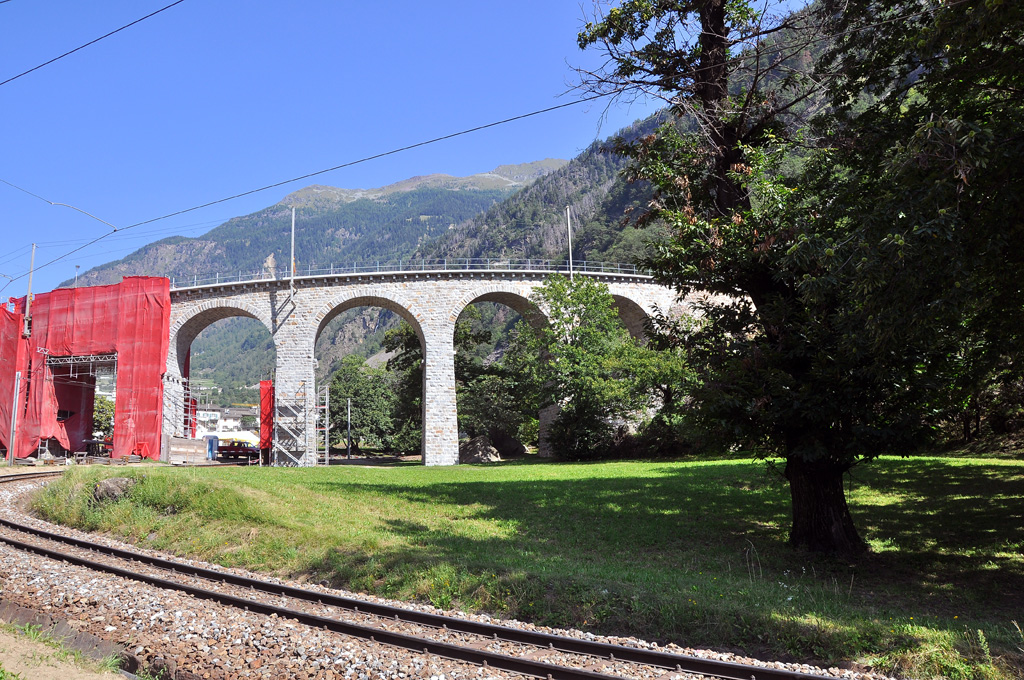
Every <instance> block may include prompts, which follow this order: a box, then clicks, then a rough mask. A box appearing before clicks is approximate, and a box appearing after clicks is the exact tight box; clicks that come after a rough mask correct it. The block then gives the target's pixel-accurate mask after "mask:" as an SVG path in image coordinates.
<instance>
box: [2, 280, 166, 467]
mask: <svg viewBox="0 0 1024 680" xmlns="http://www.w3.org/2000/svg"><path fill="white" fill-rule="evenodd" d="M14 302H15V308H16V310H17V312H15V313H12V312H9V311H7V310H6V309H4V310H2V315H0V356H3V357H5V358H6V357H12V358H14V361H9V362H8V361H5V362H3V364H2V365H0V420H3V421H4V422H3V423H2V424H0V440H2V442H3V444H4V446H8V443H9V440H10V432H9V430H10V420H11V406H12V405H13V403H14V376H15V372H16V371H21V374H22V392H21V394H20V395H19V397H20V398H19V399H18V403H19V404H20V407H21V408H20V409H19V414H18V423H17V426H16V427H17V436H16V441H15V442H14V445H13V446H12V447H11V448H13V450H14V453H15V455H16V456H17V457H19V458H24V457H27V456H30V455H32V454H34V453H35V452H36V450H37V449H38V445H39V442H40V441H41V440H46V439H56V440H57V441H58V442H60V445H61V446H62V447H64V448H65V449H67V450H69V451H77V450H82V447H83V446H84V442H83V439H85V438H86V437H85V436H84V435H86V434H91V431H92V423H91V418H92V406H91V402H92V396H91V395H92V385H91V384H90V381H89V380H88V379H82V378H81V377H80V376H77V377H76V376H74V374H73V372H72V371H70V370H68V371H65V370H64V369H58V370H57V372H56V374H55V372H54V369H53V368H51V366H49V365H48V364H47V362H46V359H47V355H49V356H58V357H60V356H90V355H97V354H114V353H116V354H117V398H116V402H115V405H114V411H115V417H114V450H113V453H112V455H113V456H114V457H115V458H121V457H124V456H127V455H129V454H133V453H134V454H136V455H140V456H144V457H147V458H159V457H160V434H161V427H162V424H163V423H162V420H163V374H164V371H165V368H166V363H167V345H168V341H169V333H168V327H169V323H170V312H171V298H170V282H169V281H168V280H167V279H165V278H162V277H148V276H132V277H125V279H124V280H123V281H122V282H121V283H119V284H114V285H110V286H93V287H87V288H59V289H57V290H55V291H52V292H50V293H41V294H38V295H35V296H33V298H32V307H31V310H30V311H31V315H32V334H31V337H29V338H27V339H26V338H23V337H22V334H21V327H22V325H23V324H24V311H25V299H24V298H21V299H19V300H15V301H14ZM58 411H61V412H62V414H61V417H60V418H58ZM69 413H70V414H72V415H70V416H68V414H69Z"/></svg>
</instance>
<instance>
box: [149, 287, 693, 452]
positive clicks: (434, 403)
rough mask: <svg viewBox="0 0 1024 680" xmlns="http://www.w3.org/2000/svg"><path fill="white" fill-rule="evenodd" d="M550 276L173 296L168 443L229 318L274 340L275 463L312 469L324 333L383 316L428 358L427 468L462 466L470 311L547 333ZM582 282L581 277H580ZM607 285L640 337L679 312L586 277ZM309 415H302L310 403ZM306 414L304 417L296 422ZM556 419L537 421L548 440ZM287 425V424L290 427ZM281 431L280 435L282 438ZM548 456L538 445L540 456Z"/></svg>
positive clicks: (658, 295)
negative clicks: (540, 297) (196, 357)
mask: <svg viewBox="0 0 1024 680" xmlns="http://www.w3.org/2000/svg"><path fill="white" fill-rule="evenodd" d="M547 275H548V272H538V271H490V270H483V271H433V272H431V271H427V272H392V273H380V274H363V275H358V274H347V275H336V276H312V277H302V278H296V279H295V281H294V286H293V285H292V283H291V282H290V281H288V280H286V279H276V280H275V279H268V280H263V281H253V282H247V283H229V284H221V285H213V286H202V287H195V288H183V289H178V290H172V291H171V324H170V334H171V337H170V345H169V347H170V349H169V352H168V356H167V371H166V373H165V376H164V395H165V396H164V421H163V422H164V434H165V435H168V436H184V435H185V434H186V433H185V432H184V422H185V403H184V402H185V382H186V381H185V380H184V371H185V356H186V353H187V352H188V349H189V347H190V346H191V344H192V341H193V340H195V338H196V336H197V335H199V333H200V332H201V331H202V330H203V329H204V328H206V327H207V326H209V325H210V324H212V323H214V322H215V321H218V320H220V319H223V318H227V317H231V316H246V317H250V318H254V319H257V320H259V321H260V322H261V323H262V324H263V325H264V326H266V327H267V329H268V330H269V331H270V333H271V335H272V336H273V338H274V346H275V348H276V352H277V361H276V375H275V396H276V400H277V405H276V412H277V413H276V415H277V419H278V421H279V423H280V424H281V427H282V428H284V429H286V430H288V432H291V434H288V433H285V435H284V436H283V437H281V439H282V440H283V441H285V442H286V446H285V448H288V449H289V453H288V454H287V455H286V456H285V457H284V459H283V460H282V459H278V462H279V463H284V464H294V465H303V466H305V465H315V464H316V452H315V447H314V446H313V445H312V442H313V441H314V438H313V436H314V428H315V418H314V415H313V414H314V409H313V408H312V404H313V402H314V399H315V394H316V391H315V384H314V374H315V367H316V359H315V357H314V351H313V348H314V346H315V345H316V339H317V337H318V336H319V334H320V332H321V331H322V330H323V329H324V327H325V326H326V325H327V324H328V323H329V322H330V321H331V319H333V318H334V317H335V316H337V315H338V314H341V313H342V312H344V311H346V310H348V309H352V308H355V307H366V306H373V307H383V308H385V309H389V310H391V311H393V312H395V313H396V314H398V315H399V316H401V317H402V318H403V319H405V320H406V321H407V322H408V323H409V324H410V325H411V326H412V327H413V329H414V330H415V332H416V335H417V336H418V337H419V339H420V343H421V345H422V346H423V349H424V352H423V354H424V380H423V448H422V455H423V462H424V463H425V464H426V465H455V464H457V463H458V460H459V455H458V420H457V411H456V396H455V347H454V334H455V323H456V321H457V320H458V318H459V315H460V314H461V313H462V311H463V310H464V309H465V308H466V306H468V305H470V304H472V303H474V302H497V303H501V304H504V305H507V306H509V307H511V308H512V309H514V310H515V311H516V312H518V313H519V314H520V315H522V316H523V317H524V318H525V319H527V321H528V322H529V323H531V324H543V323H545V317H544V313H543V310H541V309H539V308H538V307H537V306H536V305H534V304H533V302H531V301H530V299H529V298H530V294H531V293H532V292H533V290H534V289H535V288H536V287H537V286H539V285H541V284H542V283H543V282H544V279H545V277H546V276H547ZM580 275H582V274H577V276H580ZM587 276H594V277H595V278H597V279H599V280H602V281H604V282H605V283H606V284H607V285H608V288H609V291H610V292H611V294H612V296H613V297H614V298H615V301H616V306H617V308H618V310H619V313H620V315H621V316H622V319H623V322H624V324H625V325H626V327H627V329H629V331H630V333H632V334H633V335H634V336H636V337H641V336H642V335H643V332H644V330H643V328H644V321H645V320H646V319H647V317H648V316H649V315H651V314H652V313H653V312H654V311H655V310H658V309H660V310H662V311H665V312H667V311H669V310H670V308H673V307H674V306H675V305H676V296H675V294H674V293H673V291H672V290H671V289H668V288H665V287H664V286H660V285H658V284H655V283H654V282H653V281H652V280H651V279H650V278H649V277H645V276H638V275H625V274H614V275H603V274H597V275H594V274H587ZM306 402H308V404H309V405H310V407H309V408H304V409H299V406H298V405H300V404H303V403H306ZM299 410H301V413H302V414H304V415H303V417H301V418H299V419H298V420H295V418H294V416H295V414H296V413H298V412H299ZM555 413H557V411H552V410H550V409H547V410H546V411H545V412H543V413H542V414H541V425H542V427H541V430H542V433H541V434H542V435H543V433H544V431H546V427H544V426H545V425H547V424H548V423H549V422H550V421H551V420H553V418H554V414H555ZM289 418H291V420H290V419H289ZM284 429H281V428H279V431H281V432H284ZM549 454H550V451H549V450H548V448H547V447H546V446H545V445H544V444H543V443H542V446H541V455H549Z"/></svg>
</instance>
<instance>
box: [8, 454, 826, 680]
mask: <svg viewBox="0 0 1024 680" xmlns="http://www.w3.org/2000/svg"><path fill="white" fill-rule="evenodd" d="M54 474H60V473H59V472H46V473H42V474H40V473H24V474H13V475H6V476H0V484H4V483H10V482H16V481H27V480H33V479H38V478H39V477H49V476H53V475H54ZM0 542H2V543H4V544H6V545H8V546H10V547H12V548H15V549H17V550H20V551H24V552H30V553H34V554H37V555H41V556H43V557H46V558H49V559H52V560H58V561H62V562H66V563H69V564H74V565H78V566H81V567H85V568H87V569H90V570H94V571H97V572H103V573H107V574H110V575H112V576H114V577H117V578H121V579H130V580H132V581H136V582H140V583H145V584H148V585H150V586H155V587H157V588H161V589H165V590H174V591H178V592H180V593H184V594H186V595H188V596H191V597H194V598H198V599H201V600H206V601H212V602H216V603H218V604H220V605H223V606H226V607H232V608H235V609H237V610H240V611H243V612H249V613H251V614H262V615H266V616H273V617H277V618H279V619H287V620H290V621H295V622H297V623H299V624H301V625H303V626H307V627H309V628H311V629H315V630H319V631H330V632H333V633H339V634H342V635H348V636H352V637H356V638H360V639H363V640H369V641H371V642H373V643H381V644H385V645H391V646H394V647H399V648H402V649H405V650H409V651H411V652H414V653H422V654H425V655H436V656H439V657H442V658H445V659H450V660H455V661H461V662H467V663H470V664H475V665H477V666H479V667H483V668H485V669H495V670H502V671H508V672H511V673H516V674H520V675H526V676H530V677H536V678H543V679H545V680H602V679H610V678H666V679H677V678H682V677H684V676H685V677H694V676H701V677H713V678H722V679H724V680H835V676H823V675H812V674H808V673H801V672H797V671H793V670H787V669H780V668H774V667H763V666H757V665H750V664H743V663H734V662H728V661H721V660H716V659H706V658H699V657H695V656H686V655H679V654H671V653H667V652H664V651H659V650H652V649H644V648H639V647H630V646H624V645H616V644H610V643H607V642H598V641H591V640H586V639H579V638H573V637H567V636H561V635H553V634H550V633H543V632H538V631H532V630H523V629H518V628H511V627H507V626H502V625H496V624H492V623H484V622H480V621H474V620H469V619H464V618H457V617H452V616H444V615H440V614H434V613H430V612H424V611H417V610H413V609H406V608H401V607H393V606H389V605H385V604H381V603H377V602H371V601H366V600H360V599H355V598H350V597H344V596H340V595H337V594H332V593H327V592H321V591H317V590H313V589H305V588H298V587H294V586H289V585H285V584H281V583H276V582H273V581H268V580H262V579H255V578H251V577H248V576H242V575H238V574H235V573H230V572H226V571H220V570H215V569H209V568H206V567H200V566H194V565H191V564H186V563H183V562H178V561H174V560H169V559H165V558H162V557H157V556H153V555H147V554H144V553H140V552H136V551H130V550H124V549H120V548H115V547H110V546H106V545H102V544H99V543H95V542H92V541H88V540H83V539H81V538H74V537H70V536H65V535H62V534H58V533H54V532H51V531H46V530H43V529H39V528H35V527H32V526H29V525H26V524H23V523H21V522H15V521H12V520H7V519H0Z"/></svg>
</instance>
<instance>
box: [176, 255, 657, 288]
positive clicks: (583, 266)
mask: <svg viewBox="0 0 1024 680" xmlns="http://www.w3.org/2000/svg"><path fill="white" fill-rule="evenodd" d="M466 270H488V271H529V272H543V273H555V272H558V273H563V274H568V273H569V262H568V261H567V260H510V259H504V258H493V257H492V258H482V257H481V258H468V257H459V258H448V259H444V260H421V259H409V260H397V261H391V262H357V263H353V264H341V265H335V264H332V265H330V266H328V267H322V266H314V265H309V266H307V267H297V268H296V270H295V277H296V278H301V277H313V276H343V275H346V274H349V275H351V274H383V273H392V272H428V271H466ZM572 270H573V272H577V273H582V274H632V275H641V276H646V275H648V272H647V271H646V270H644V269H642V268H640V267H637V266H636V265H633V264H623V263H619V262H589V261H587V260H583V261H580V262H573V265H572ZM290 278H291V270H289V269H286V268H284V267H278V268H277V270H276V271H270V270H268V269H258V270H255V271H247V272H245V271H238V272H230V273H218V274H213V275H203V276H199V275H193V276H174V277H171V290H177V289H182V288H197V287H200V286H216V285H220V284H229V283H244V282H247V281H275V280H276V281H287V280H288V279H290Z"/></svg>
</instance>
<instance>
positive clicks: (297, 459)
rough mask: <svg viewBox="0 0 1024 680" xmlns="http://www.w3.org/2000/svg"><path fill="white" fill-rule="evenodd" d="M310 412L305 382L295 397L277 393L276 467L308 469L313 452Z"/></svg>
mask: <svg viewBox="0 0 1024 680" xmlns="http://www.w3.org/2000/svg"><path fill="white" fill-rule="evenodd" d="M308 411H309V404H308V399H307V393H306V382H305V381H303V382H302V383H301V384H300V385H299V389H298V391H296V392H295V394H294V395H282V394H280V393H279V392H278V391H277V390H275V391H274V455H273V465H275V466H284V467H305V466H308V465H309V464H310V462H309V460H308V459H307V456H308V454H309V449H310V446H309V444H310V442H309V439H308V435H309V431H308V428H307V427H306V423H307V420H306V417H307V412H308ZM314 463H315V457H314Z"/></svg>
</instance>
